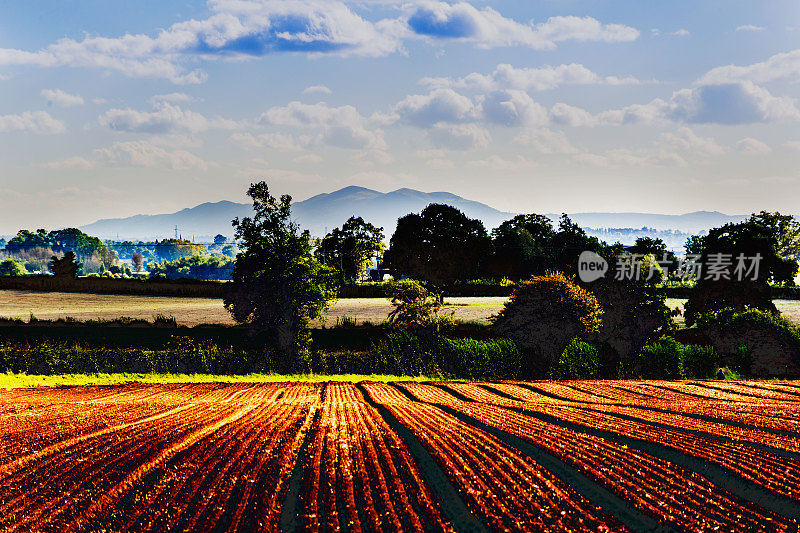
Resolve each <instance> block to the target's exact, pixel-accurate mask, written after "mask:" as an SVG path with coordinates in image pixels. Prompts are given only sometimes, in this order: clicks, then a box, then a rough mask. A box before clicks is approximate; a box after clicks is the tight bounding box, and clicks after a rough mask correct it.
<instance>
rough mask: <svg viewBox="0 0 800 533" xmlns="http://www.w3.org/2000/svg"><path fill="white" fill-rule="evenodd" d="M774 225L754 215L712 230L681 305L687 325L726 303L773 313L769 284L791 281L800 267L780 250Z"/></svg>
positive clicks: (728, 305) (702, 245)
mask: <svg viewBox="0 0 800 533" xmlns="http://www.w3.org/2000/svg"><path fill="white" fill-rule="evenodd" d="M777 227H779V226H777V225H774V224H771V223H770V222H769V221H765V219H764V218H763V217H762V216H761V215H753V216H751V217H750V218H749V219H748V220H746V221H744V222H740V223H738V224H726V225H724V226H722V227H720V228H714V229H712V230H710V231H709V232H708V235H706V236H704V237H703V238H702V240H701V241H700V242H701V254H700V260H699V264H700V265H701V270H700V272H699V279H698V280H697V283H696V284H695V287H694V288H693V289H692V294H691V295H690V297H689V301H688V302H687V303H686V307H685V310H686V324H687V325H690V326H691V325H692V324H694V322H695V320H696V319H697V317H698V316H699V315H700V314H702V313H707V312H709V311H718V310H721V309H724V308H727V307H730V308H733V309H734V310H736V311H744V310H745V309H750V308H753V309H761V310H763V311H769V312H773V313H776V312H777V308H776V307H775V304H773V303H772V295H771V290H770V286H769V283H770V282H773V283H787V282H793V280H794V277H795V275H796V274H797V268H798V265H797V262H796V261H795V260H794V259H790V258H785V257H783V256H782V255H781V253H779V248H780V242H779V233H778V232H777V231H776V228H777ZM756 257H758V258H759V260H758V261H757V262H756V261H754V259H755V258H756ZM740 278H741V279H740Z"/></svg>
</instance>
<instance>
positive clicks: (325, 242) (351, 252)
mask: <svg viewBox="0 0 800 533" xmlns="http://www.w3.org/2000/svg"><path fill="white" fill-rule="evenodd" d="M383 238H384V236H383V228H378V227H375V226H373V225H372V224H370V223H368V222H364V219H363V218H361V217H350V218H349V219H348V220H347V221H346V222H345V223H344V224H343V225H342V227H341V229H340V228H335V229H334V230H333V231H331V232H330V233H328V234H327V235H326V236H325V238H324V239H322V241H321V242H320V244H319V247H318V248H317V251H316V256H317V258H318V259H319V260H320V261H322V262H323V263H324V264H326V265H328V266H329V267H332V268H335V269H336V270H338V271H339V273H340V276H341V281H342V282H343V283H347V282H353V281H356V280H358V279H360V278H361V276H362V275H363V274H364V272H365V271H366V269H367V268H368V267H369V265H370V260H371V258H372V257H373V255H374V254H375V253H376V252H379V251H381V250H382V249H383Z"/></svg>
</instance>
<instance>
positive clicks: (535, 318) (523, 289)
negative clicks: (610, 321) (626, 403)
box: [492, 272, 603, 376]
mask: <svg viewBox="0 0 800 533" xmlns="http://www.w3.org/2000/svg"><path fill="white" fill-rule="evenodd" d="M602 313H603V311H602V309H601V308H600V305H599V304H598V302H597V298H595V297H594V296H593V295H592V294H591V293H589V292H588V291H586V290H584V289H582V288H580V287H579V286H578V285H576V284H575V283H574V282H573V281H572V280H570V279H568V278H567V277H566V276H564V274H561V273H560V272H555V273H548V274H545V275H544V276H534V277H533V278H531V279H530V280H528V281H524V282H522V283H520V284H519V285H518V286H517V288H516V289H515V290H514V292H513V294H512V295H511V298H510V299H509V301H508V302H507V303H506V305H505V307H504V308H503V309H502V310H501V311H500V313H498V315H497V316H495V317H493V321H492V323H493V329H494V331H495V332H496V333H498V334H499V335H501V336H503V337H506V338H508V339H510V340H512V341H514V342H515V343H516V344H517V345H518V346H520V347H521V348H522V349H524V350H525V351H526V358H525V361H524V363H523V365H524V367H523V369H522V373H523V375H525V376H533V375H541V374H543V373H545V372H546V371H547V369H549V368H550V367H551V366H552V365H553V364H555V363H556V362H557V361H558V359H559V357H560V356H561V354H562V353H563V352H564V349H565V348H566V347H567V345H568V344H569V343H570V341H571V340H572V339H573V338H575V337H578V336H583V335H587V334H589V333H592V332H596V331H597V330H598V328H599V327H600V324H601V320H600V318H601V316H602Z"/></svg>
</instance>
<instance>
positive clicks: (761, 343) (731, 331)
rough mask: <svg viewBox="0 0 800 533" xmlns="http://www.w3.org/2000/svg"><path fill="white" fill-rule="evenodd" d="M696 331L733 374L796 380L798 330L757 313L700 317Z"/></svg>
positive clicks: (771, 315) (799, 367)
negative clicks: (718, 354)
mask: <svg viewBox="0 0 800 533" xmlns="http://www.w3.org/2000/svg"><path fill="white" fill-rule="evenodd" d="M697 326H698V328H699V329H700V330H701V331H702V332H703V333H704V334H705V335H706V336H707V337H708V338H709V339H711V342H712V343H713V345H714V347H715V348H716V350H717V352H719V353H720V354H723V360H724V361H725V362H726V363H729V366H732V367H733V368H734V369H735V370H737V371H739V372H741V373H743V374H749V375H751V376H757V377H783V378H790V377H800V329H799V328H798V327H797V326H795V325H794V324H792V323H791V322H789V321H788V320H787V319H785V318H783V317H782V316H780V314H778V313H771V312H767V311H762V310H759V309H748V310H746V311H742V312H738V311H736V310H735V309H733V308H725V309H722V310H720V311H714V312H711V313H706V314H703V315H700V316H699V317H698V318H697Z"/></svg>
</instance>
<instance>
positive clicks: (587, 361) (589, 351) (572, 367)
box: [550, 338, 601, 379]
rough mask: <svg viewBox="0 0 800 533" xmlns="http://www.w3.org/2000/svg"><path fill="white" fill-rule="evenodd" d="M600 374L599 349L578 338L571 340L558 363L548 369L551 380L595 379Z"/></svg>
mask: <svg viewBox="0 0 800 533" xmlns="http://www.w3.org/2000/svg"><path fill="white" fill-rule="evenodd" d="M600 373H601V368H600V350H599V348H598V347H597V346H596V345H594V344H590V343H588V342H583V341H582V340H580V339H579V338H574V339H572V341H571V342H570V343H569V344H568V345H567V347H566V348H565V349H564V353H562V354H561V358H560V359H559V360H558V363H556V365H555V366H553V367H552V368H551V369H550V377H551V378H553V379H596V378H598V377H600Z"/></svg>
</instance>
